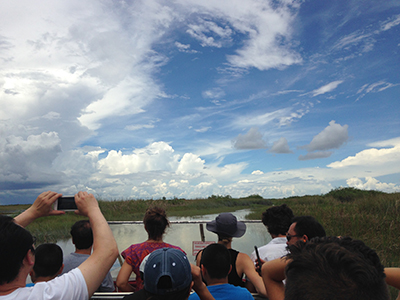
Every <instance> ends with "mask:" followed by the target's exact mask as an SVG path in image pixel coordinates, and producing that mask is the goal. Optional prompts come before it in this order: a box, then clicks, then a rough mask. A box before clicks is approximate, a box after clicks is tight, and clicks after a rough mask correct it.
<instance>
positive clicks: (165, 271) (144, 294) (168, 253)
mask: <svg viewBox="0 0 400 300" xmlns="http://www.w3.org/2000/svg"><path fill="white" fill-rule="evenodd" d="M142 265H144V266H143V279H144V288H143V289H141V290H140V291H138V292H135V293H133V294H131V295H128V296H125V297H124V298H123V300H147V299H152V300H187V299H188V297H189V295H190V291H191V289H192V288H193V289H194V290H195V292H196V293H197V294H198V295H199V297H200V299H201V300H214V298H213V296H212V295H211V294H210V292H209V291H208V289H207V287H206V285H205V284H204V282H203V280H202V277H201V275H200V268H199V267H197V266H194V265H191V264H190V263H189V260H188V258H187V257H186V255H185V254H184V253H183V252H182V251H180V250H178V249H174V248H163V249H157V250H155V251H153V252H152V253H151V254H150V255H148V256H147V261H146V262H145V261H143V263H142Z"/></svg>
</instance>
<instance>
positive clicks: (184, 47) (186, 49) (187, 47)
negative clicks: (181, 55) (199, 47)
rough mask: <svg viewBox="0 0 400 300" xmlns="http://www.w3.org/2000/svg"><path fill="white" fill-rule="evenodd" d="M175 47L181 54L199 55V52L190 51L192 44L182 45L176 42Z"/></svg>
mask: <svg viewBox="0 0 400 300" xmlns="http://www.w3.org/2000/svg"><path fill="white" fill-rule="evenodd" d="M175 46H176V47H177V48H178V51H179V52H185V53H198V51H196V50H194V49H190V44H181V43H179V42H175Z"/></svg>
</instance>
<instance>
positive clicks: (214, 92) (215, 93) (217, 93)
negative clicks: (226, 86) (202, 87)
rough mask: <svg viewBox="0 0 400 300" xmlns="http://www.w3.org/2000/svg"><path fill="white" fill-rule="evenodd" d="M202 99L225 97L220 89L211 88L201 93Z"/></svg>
mask: <svg viewBox="0 0 400 300" xmlns="http://www.w3.org/2000/svg"><path fill="white" fill-rule="evenodd" d="M202 95H203V97H204V98H211V99H220V98H222V97H224V96H225V91H224V90H223V89H221V88H213V89H211V90H207V91H204V92H203V93H202Z"/></svg>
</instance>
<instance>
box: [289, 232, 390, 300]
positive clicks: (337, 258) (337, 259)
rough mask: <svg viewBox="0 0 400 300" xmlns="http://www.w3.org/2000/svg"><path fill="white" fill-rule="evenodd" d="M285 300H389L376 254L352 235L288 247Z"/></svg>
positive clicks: (382, 269)
mask: <svg viewBox="0 0 400 300" xmlns="http://www.w3.org/2000/svg"><path fill="white" fill-rule="evenodd" d="M289 251H290V254H289V255H288V259H290V260H291V261H290V262H289V264H288V265H287V267H286V288H285V299H286V300H295V299H296V300H319V299H332V300H339V299H340V300H353V299H366V300H372V299H374V300H387V299H389V295H388V289H387V285H386V282H385V273H384V267H383V266H382V264H381V262H380V259H379V257H378V255H377V253H376V252H375V251H374V250H372V249H371V248H369V247H368V246H366V245H365V244H364V242H362V241H360V240H353V239H351V238H349V237H344V238H338V237H322V238H321V237H316V238H313V239H311V240H310V241H309V242H307V243H299V244H296V245H291V246H289Z"/></svg>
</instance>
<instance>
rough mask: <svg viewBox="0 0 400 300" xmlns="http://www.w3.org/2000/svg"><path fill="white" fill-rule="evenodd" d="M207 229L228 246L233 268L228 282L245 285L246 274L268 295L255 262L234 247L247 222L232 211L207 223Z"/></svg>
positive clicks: (256, 287) (199, 257) (244, 230)
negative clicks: (233, 243)
mask: <svg viewBox="0 0 400 300" xmlns="http://www.w3.org/2000/svg"><path fill="white" fill-rule="evenodd" d="M206 228H207V230H209V231H211V232H214V233H216V234H217V235H218V243H219V244H222V245H224V246H225V247H226V248H228V250H229V253H230V257H231V265H232V270H231V272H230V273H229V276H228V282H229V283H230V284H233V285H236V286H242V287H244V286H245V281H244V280H243V277H244V276H246V278H247V280H250V281H251V282H252V284H253V285H254V287H255V289H256V291H257V293H258V294H260V295H261V296H263V297H267V293H266V290H265V286H264V284H263V281H262V278H261V277H260V275H259V274H258V273H257V271H256V269H255V267H254V264H253V262H252V260H251V259H250V257H249V256H248V255H247V254H246V253H242V252H239V251H236V250H234V249H232V238H233V237H241V236H243V235H244V234H245V232H246V224H245V223H244V222H241V221H237V219H236V217H235V216H234V215H233V214H231V213H221V214H219V215H218V216H217V217H216V218H215V220H213V221H211V222H208V223H207V224H206ZM200 261H201V251H200V252H199V253H198V254H197V257H196V263H197V265H198V266H200Z"/></svg>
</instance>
